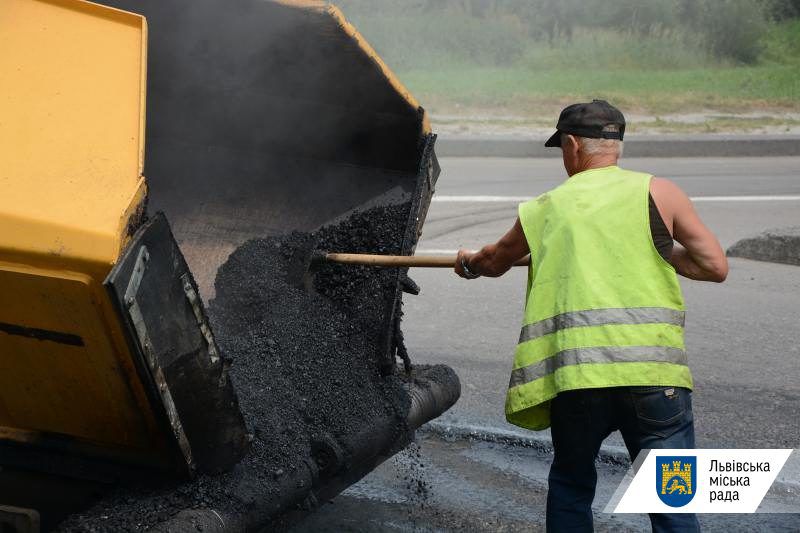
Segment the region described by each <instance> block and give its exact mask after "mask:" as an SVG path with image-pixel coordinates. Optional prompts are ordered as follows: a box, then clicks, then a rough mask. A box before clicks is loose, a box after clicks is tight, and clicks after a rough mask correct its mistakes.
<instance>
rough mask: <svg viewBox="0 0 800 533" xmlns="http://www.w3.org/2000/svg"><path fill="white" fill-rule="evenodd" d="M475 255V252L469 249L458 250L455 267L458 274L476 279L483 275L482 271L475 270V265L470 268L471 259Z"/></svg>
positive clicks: (465, 277)
mask: <svg viewBox="0 0 800 533" xmlns="http://www.w3.org/2000/svg"><path fill="white" fill-rule="evenodd" d="M474 255H475V252H470V251H469V250H464V249H463V248H462V249H460V250H459V251H458V256H457V257H456V265H455V268H454V270H455V272H456V274H458V275H459V276H460V277H462V278H464V279H475V278H479V277H480V276H481V275H480V273H478V272H475V271H474V270H473V268H474V267H472V268H470V266H469V261H470V259H472V257H473V256H474Z"/></svg>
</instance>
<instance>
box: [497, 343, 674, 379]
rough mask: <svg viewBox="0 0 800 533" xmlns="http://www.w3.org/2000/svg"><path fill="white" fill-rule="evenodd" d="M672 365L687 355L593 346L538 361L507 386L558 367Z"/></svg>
mask: <svg viewBox="0 0 800 533" xmlns="http://www.w3.org/2000/svg"><path fill="white" fill-rule="evenodd" d="M635 362H649V363H672V364H674V365H686V363H687V359H686V352H685V351H684V350H681V349H680V348H671V347H669V346H593V347H591V348H572V349H571V350H564V351H562V352H558V353H557V354H555V355H553V356H552V357H548V358H547V359H545V360H543V361H538V362H536V363H533V364H531V365H528V366H524V367H522V368H517V369H514V370H513V371H512V372H511V381H510V382H509V384H508V386H509V388H511V387H517V386H519V385H524V384H525V383H530V382H531V381H536V380H537V379H540V378H543V377H545V376H547V375H548V374H552V373H554V372H555V371H556V370H558V369H559V368H562V367H565V366H569V365H585V364H604V363H635Z"/></svg>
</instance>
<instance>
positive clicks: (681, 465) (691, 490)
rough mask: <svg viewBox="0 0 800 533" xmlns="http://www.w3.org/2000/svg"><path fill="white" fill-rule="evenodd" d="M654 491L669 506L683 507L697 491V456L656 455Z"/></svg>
mask: <svg viewBox="0 0 800 533" xmlns="http://www.w3.org/2000/svg"><path fill="white" fill-rule="evenodd" d="M656 491H657V492H658V497H659V498H660V499H661V501H662V502H664V503H666V504H667V505H669V506H670V507H683V506H684V505H686V504H687V503H689V502H690V501H692V498H694V495H695V492H696V491H697V457H658V456H657V457H656Z"/></svg>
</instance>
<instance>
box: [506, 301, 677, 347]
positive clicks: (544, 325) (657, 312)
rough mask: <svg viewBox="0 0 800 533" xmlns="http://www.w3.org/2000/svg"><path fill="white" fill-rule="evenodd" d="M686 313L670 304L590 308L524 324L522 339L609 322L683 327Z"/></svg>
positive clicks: (528, 339) (521, 340)
mask: <svg viewBox="0 0 800 533" xmlns="http://www.w3.org/2000/svg"><path fill="white" fill-rule="evenodd" d="M685 315H686V314H685V313H684V312H683V311H678V310H676V309H669V308H666V307H634V308H630V309H625V308H614V309H588V310H584V311H570V312H568V313H561V314H560V315H556V316H554V317H550V318H546V319H544V320H540V321H539V322H534V323H533V324H528V325H527V326H523V328H522V331H521V332H520V335H519V342H520V343H523V342H526V341H530V340H533V339H536V338H539V337H543V336H545V335H549V334H551V333H555V332H556V331H559V330H562V329H567V328H578V327H586V326H606V325H609V324H658V323H661V324H672V325H675V326H681V327H683V324H684V320H685Z"/></svg>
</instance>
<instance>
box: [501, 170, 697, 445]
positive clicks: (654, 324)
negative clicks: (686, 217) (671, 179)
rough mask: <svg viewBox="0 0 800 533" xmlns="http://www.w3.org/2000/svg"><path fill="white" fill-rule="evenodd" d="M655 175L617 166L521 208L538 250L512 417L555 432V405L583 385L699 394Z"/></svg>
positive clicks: (511, 397) (511, 396)
mask: <svg viewBox="0 0 800 533" xmlns="http://www.w3.org/2000/svg"><path fill="white" fill-rule="evenodd" d="M651 178H652V176H650V175H648V174H642V173H638V172H630V171H627V170H623V169H621V168H619V167H617V166H611V167H605V168H597V169H591V170H587V171H585V172H581V173H579V174H575V175H574V176H572V177H571V178H569V179H568V180H567V181H566V182H564V183H563V184H562V185H560V186H559V187H557V188H555V189H553V190H552V191H550V192H547V193H545V194H543V195H541V196H539V197H538V198H535V199H533V200H531V201H529V202H525V203H523V204H520V206H519V218H520V222H521V223H522V229H523V231H524V232H525V238H526V239H527V241H528V245H529V247H530V250H531V259H532V260H531V266H530V270H529V271H528V294H527V298H526V303H525V315H524V320H523V326H522V332H521V334H520V339H519V344H518V345H517V349H516V353H515V357H514V367H513V370H512V372H511V381H510V383H509V388H508V393H507V396H506V418H507V420H508V421H509V422H511V423H512V424H515V425H517V426H521V427H524V428H528V429H537V430H538V429H545V428H547V427H549V426H550V400H552V399H553V398H554V397H555V396H556V395H557V394H558V393H559V392H563V391H567V390H574V389H589V388H599V387H618V386H633V385H663V386H676V387H686V388H689V389H691V388H692V376H691V372H690V371H689V367H688V366H687V359H686V352H685V348H684V341H683V323H684V305H683V296H682V294H681V288H680V284H679V283H678V279H677V275H676V273H675V269H674V268H673V267H672V265H670V264H669V263H668V262H667V261H665V260H664V258H663V257H661V255H660V254H659V253H658V250H656V248H655V245H654V244H653V239H652V236H651V233H650V219H649V210H648V198H649V193H650V180H651Z"/></svg>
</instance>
